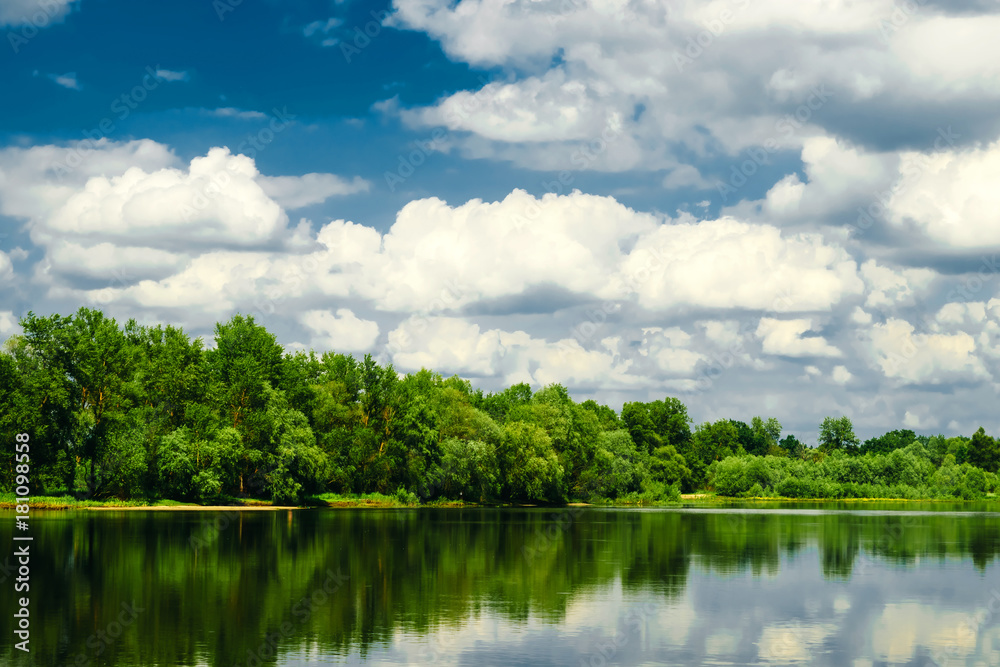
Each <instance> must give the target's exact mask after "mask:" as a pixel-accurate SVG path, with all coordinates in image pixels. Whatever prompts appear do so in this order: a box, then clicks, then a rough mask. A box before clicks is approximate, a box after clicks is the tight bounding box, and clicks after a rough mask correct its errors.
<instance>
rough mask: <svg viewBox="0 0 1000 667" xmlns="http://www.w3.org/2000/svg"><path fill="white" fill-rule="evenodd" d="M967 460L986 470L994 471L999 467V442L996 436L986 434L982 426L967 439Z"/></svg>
mask: <svg viewBox="0 0 1000 667" xmlns="http://www.w3.org/2000/svg"><path fill="white" fill-rule="evenodd" d="M968 461H969V463H971V464H972V465H974V466H976V467H977V468H982V469H983V470H985V471H986V472H996V471H997V468H998V467H1000V444H998V443H997V441H996V438H993V437H991V436H989V435H987V434H986V431H985V429H983V427H982V426H980V427H979V430H978V431H976V432H975V433H973V434H972V440H970V441H969V447H968Z"/></svg>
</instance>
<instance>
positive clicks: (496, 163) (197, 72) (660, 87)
mask: <svg viewBox="0 0 1000 667" xmlns="http://www.w3.org/2000/svg"><path fill="white" fill-rule="evenodd" d="M998 28H1000V14H998V8H997V6H996V5H995V4H994V3H971V2H970V3H958V4H956V3H939V2H930V1H929V0H928V1H926V2H914V3H911V4H908V5H905V6H904V5H896V4H893V3H892V2H888V1H886V0H873V1H872V2H869V3H864V4H863V5H853V4H851V5H848V4H844V3H840V2H821V1H816V2H808V3H800V4H797V5H794V6H788V5H787V4H786V3H781V2H777V0H713V1H711V2H689V1H687V0H676V1H671V2H657V1H653V0H558V1H557V0H542V1H537V2H534V1H532V2H529V1H528V0H461V1H460V2H447V1H445V0H393V2H390V3H370V2H350V1H343V2H311V1H305V0H302V1H296V2H277V1H265V0H259V1H256V2H252V1H251V0H244V1H243V2H238V0H217V1H214V2H213V1H212V0H178V1H172V2H142V3H137V2H123V1H118V0H7V2H5V3H4V5H3V7H2V8H0V31H2V32H3V33H4V42H5V43H4V44H3V45H0V62H2V66H0V86H2V87H3V90H6V91H8V98H7V99H8V103H6V104H4V105H0V234H2V235H3V236H2V237H0V281H2V284H0V287H2V288H3V292H2V294H3V296H0V337H6V336H9V335H12V334H16V333H17V332H18V330H19V329H18V327H17V324H16V322H17V318H18V317H20V316H22V315H23V314H25V313H26V312H27V311H28V310H34V311H35V312H39V313H48V312H61V313H68V312H71V311H75V310H76V309H77V308H79V307H80V306H91V307H100V308H103V309H104V310H105V311H106V312H109V313H110V314H112V315H113V316H115V317H117V318H119V319H127V318H130V317H135V318H137V319H139V320H140V321H146V322H151V323H152V322H171V323H174V324H180V325H183V326H184V327H185V328H186V329H187V330H188V331H189V332H191V333H192V334H194V335H202V336H205V337H206V338H210V334H211V330H212V326H213V324H214V322H216V321H219V320H225V319H228V317H230V316H231V315H232V314H234V313H236V312H243V313H251V314H255V315H256V316H257V317H258V319H261V320H262V321H263V322H264V323H265V324H266V325H267V326H268V327H269V328H271V329H272V330H273V331H275V332H276V333H277V334H278V336H279V338H280V340H281V342H282V343H283V344H284V345H286V347H287V349H289V350H296V349H308V348H313V349H316V350H326V349H335V350H337V351H343V352H351V353H354V354H364V353H366V352H371V353H372V354H375V355H376V356H377V357H379V358H380V359H381V360H383V361H387V362H388V361H391V362H392V363H393V364H394V365H395V366H396V368H397V369H399V370H401V371H403V372H407V371H412V370H416V369H419V368H420V367H421V366H427V367H430V368H434V369H435V370H439V371H441V372H442V373H445V374H452V373H457V374H459V375H462V376H464V377H468V378H470V379H472V380H473V382H474V383H475V384H476V385H477V386H482V387H484V388H486V389H496V388H499V387H502V386H506V385H508V384H511V383H513V382H520V381H526V382H530V383H531V384H532V385H533V386H535V387H536V388H537V387H540V386H542V385H544V384H547V383H550V382H560V383H562V384H565V385H566V386H567V387H569V388H570V390H571V392H572V393H573V395H574V396H575V397H577V398H578V399H585V398H591V397H593V398H597V399H598V400H601V401H603V402H607V403H610V404H611V405H613V406H614V407H615V408H619V407H620V406H621V403H622V402H623V401H626V400H636V399H638V400H648V399H653V398H659V397H663V396H666V395H671V396H679V397H681V398H682V400H684V401H685V402H686V403H687V404H688V405H689V409H690V412H691V414H692V416H693V417H694V418H695V420H696V421H699V422H700V421H704V420H709V419H716V418H721V417H732V418H737V419H744V420H747V421H749V419H750V417H752V416H754V415H763V416H775V417H777V418H778V419H779V420H780V421H781V422H782V423H783V424H784V425H785V427H786V430H790V431H793V432H796V433H797V434H800V435H802V436H804V437H806V438H807V439H809V438H811V437H814V433H815V431H816V425H817V424H818V423H819V421H821V420H822V418H823V417H825V416H827V415H840V414H847V415H848V416H850V417H851V418H852V419H853V420H854V421H855V424H856V427H857V430H858V432H859V434H861V435H862V436H865V437H867V436H870V435H874V434H877V433H881V432H883V431H885V430H888V429H891V428H898V427H909V428H913V429H914V430H916V431H918V432H922V433H937V432H943V433H947V434H957V433H966V434H968V433H969V432H971V431H972V430H974V429H975V428H976V427H978V426H979V425H980V424H982V425H984V426H986V427H987V429H988V430H991V431H993V432H996V431H998V430H1000V420H998V418H997V417H996V411H995V410H994V409H993V406H994V404H995V400H996V395H997V389H998V387H1000V384H998V375H997V373H1000V363H998V359H1000V299H997V298H996V296H997V295H996V291H997V286H996V282H997V281H996V280H995V277H996V274H997V257H998V256H1000V255H998V254H997V253H998V251H1000V217H998V214H997V213H996V211H998V210H1000V207H998V204H1000V194H998V193H1000V190H998V189H997V188H996V187H995V185H994V184H995V182H996V178H997V176H1000V145H998V137H1000V114H998V113H997V112H996V109H997V108H998V106H997V102H998V101H1000V100H998V98H1000V65H998V63H1000V53H998V51H1000V46H997V45H996V40H995V39H994V38H993V36H994V35H995V34H996V30H997V29H998Z"/></svg>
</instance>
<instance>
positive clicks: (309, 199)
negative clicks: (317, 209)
mask: <svg viewBox="0 0 1000 667" xmlns="http://www.w3.org/2000/svg"><path fill="white" fill-rule="evenodd" d="M257 183H258V184H260V187H261V189H262V190H264V193H265V194H267V196H269V197H270V198H271V199H273V200H274V201H275V202H277V203H278V205H279V206H281V207H282V208H283V209H285V210H286V211H291V210H294V209H297V208H303V207H305V206H311V205H312V204H320V203H322V202H324V201H326V200H327V199H329V198H330V197H336V196H342V195H352V194H356V193H358V192H368V191H369V190H370V189H371V183H370V182H368V181H366V180H365V179H363V178H361V177H360V176H355V177H354V179H353V180H347V179H344V178H341V177H340V176H335V175H334V174H303V175H302V176H258V177H257Z"/></svg>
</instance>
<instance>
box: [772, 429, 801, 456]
mask: <svg viewBox="0 0 1000 667" xmlns="http://www.w3.org/2000/svg"><path fill="white" fill-rule="evenodd" d="M778 445H779V446H780V447H781V448H782V449H784V450H785V454H787V455H788V456H790V457H791V458H793V459H800V458H802V457H803V456H805V453H806V446H805V443H803V442H800V441H799V439H798V438H796V437H795V436H794V435H792V434H791V433H789V434H788V435H786V436H785V437H784V438H782V439H781V442H779V443H778Z"/></svg>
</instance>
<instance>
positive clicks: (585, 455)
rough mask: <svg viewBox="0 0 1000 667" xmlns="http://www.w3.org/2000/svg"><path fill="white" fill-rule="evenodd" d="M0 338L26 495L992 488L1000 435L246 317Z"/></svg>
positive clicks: (805, 492)
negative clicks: (355, 350) (323, 347)
mask: <svg viewBox="0 0 1000 667" xmlns="http://www.w3.org/2000/svg"><path fill="white" fill-rule="evenodd" d="M20 325H21V328H22V333H21V334H19V335H16V336H12V337H10V338H8V339H7V341H6V342H5V343H4V345H3V350H2V352H0V460H2V463H0V468H2V470H0V477H2V478H3V482H4V485H5V486H4V488H6V489H10V488H11V487H12V483H13V481H14V479H15V475H16V472H15V471H16V468H15V466H16V464H17V462H16V461H15V451H14V442H15V438H14V436H15V434H17V433H28V434H30V437H31V456H30V464H31V476H30V481H31V485H32V486H31V488H32V493H33V494H35V495H38V494H58V493H68V494H72V495H74V496H76V497H78V498H92V499H103V498H116V499H142V500H155V499H172V500H179V501H193V502H200V503H208V502H217V501H220V500H233V499H238V498H259V499H270V500H273V501H274V502H277V503H283V504H299V503H303V502H304V501H306V499H308V498H312V497H316V496H319V495H322V494H327V493H335V494H364V493H374V492H377V493H383V494H392V495H393V496H395V497H397V498H400V499H402V500H405V501H406V502H409V503H411V504H416V503H418V502H427V501H433V500H437V499H451V500H462V501H465V502H475V503H484V504H502V503H529V502H530V503H564V502H567V501H592V502H608V501H612V502H618V503H623V504H629V503H659V502H669V501H676V500H678V499H679V497H680V493H681V492H682V491H684V492H690V491H709V492H715V493H717V494H718V495H722V496H742V497H790V498H963V499H978V498H983V497H988V496H991V495H992V494H993V493H994V492H995V491H996V488H997V483H998V481H997V469H998V467H1000V443H998V441H997V440H996V439H995V438H993V437H991V436H990V435H988V434H986V432H985V431H984V429H982V428H980V429H979V430H978V431H977V432H976V433H974V434H973V435H972V436H971V437H963V436H957V437H951V438H945V437H944V436H941V435H938V436H931V437H928V436H918V435H916V434H915V433H914V432H913V431H910V430H893V431H890V432H888V433H885V434H884V435H881V436H879V437H876V438H871V439H869V440H867V441H865V442H864V443H861V442H860V441H859V439H858V438H857V437H856V436H855V435H854V431H853V426H852V424H851V421H850V419H849V418H848V417H844V416H842V417H827V418H826V419H824V420H823V422H822V424H821V425H820V429H819V433H820V435H819V441H818V443H817V446H815V447H811V446H808V445H807V444H806V443H803V442H801V441H799V440H798V439H797V438H796V437H795V436H794V435H785V436H784V437H782V426H781V424H780V423H779V421H778V420H777V419H775V418H773V417H770V418H762V417H753V418H752V419H751V420H750V423H749V424H747V423H745V422H742V421H736V420H732V419H721V420H718V421H715V422H711V423H703V424H700V425H697V426H695V427H694V428H693V429H692V420H691V418H690V417H689V416H688V412H687V407H686V406H685V405H684V404H683V403H682V402H681V401H680V400H679V399H677V398H672V397H665V398H663V399H660V400H654V401H650V402H629V403H625V404H624V405H623V407H622V409H621V412H620V413H619V412H616V411H615V410H613V409H611V408H610V407H608V406H605V405H600V404H598V403H596V402H595V401H593V400H587V401H583V402H580V403H577V402H575V401H574V400H573V399H572V398H571V397H570V395H569V392H568V391H567V389H566V388H565V387H563V386H561V385H558V384H553V385H549V386H546V387H543V388H541V389H539V390H538V391H532V389H531V387H530V386H529V385H527V384H523V383H522V384H517V385H514V386H511V387H508V388H507V389H504V390H503V391H499V392H491V393H484V392H483V391H482V389H474V388H473V387H472V385H471V383H470V382H469V381H468V380H464V379H462V378H459V377H457V376H454V377H450V378H443V377H442V376H441V375H440V374H437V373H434V372H433V371H431V370H427V369H422V370H420V371H419V372H415V373H410V374H406V375H401V374H399V373H397V371H396V370H395V369H394V368H393V367H392V366H391V365H380V364H379V363H378V362H377V361H376V360H375V359H373V357H372V356H371V355H365V357H364V359H361V360H359V359H355V358H354V357H352V356H350V355H345V354H338V353H334V352H324V353H323V354H321V355H317V354H316V353H315V352H309V353H305V352H296V353H294V354H290V353H286V352H285V351H284V348H283V347H282V346H281V345H280V344H279V343H278V341H277V339H276V337H275V336H274V335H273V334H271V333H269V332H268V331H267V330H266V329H265V328H264V327H263V326H261V325H259V324H258V323H256V322H255V321H254V319H253V317H249V316H242V315H236V316H234V317H232V318H231V319H230V320H229V321H228V322H225V323H218V324H217V325H216V326H215V332H214V334H215V335H214V345H213V346H206V345H205V343H204V341H202V340H201V339H200V338H193V339H192V338H191V337H190V336H188V335H187V334H186V333H185V332H184V331H183V330H182V329H181V328H177V327H173V326H162V325H157V326H142V325H139V324H137V323H136V322H135V321H134V320H130V321H128V322H127V323H126V324H125V325H124V326H121V325H119V324H118V323H117V322H116V321H115V320H114V319H112V318H109V317H106V316H105V315H104V314H103V313H102V312H101V311H99V310H94V309H88V308H81V309H80V310H79V311H77V312H76V313H75V314H74V315H69V316H61V315H56V314H54V315H50V316H47V317H40V316H37V315H35V314H34V313H28V314H27V315H26V316H24V317H23V318H21V320H20Z"/></svg>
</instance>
